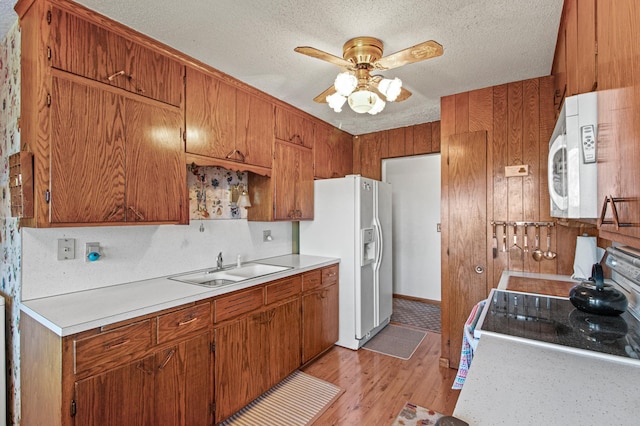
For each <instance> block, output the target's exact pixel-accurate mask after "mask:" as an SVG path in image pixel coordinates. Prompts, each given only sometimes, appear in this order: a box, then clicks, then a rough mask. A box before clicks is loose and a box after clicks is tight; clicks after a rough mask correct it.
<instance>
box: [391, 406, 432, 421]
mask: <svg viewBox="0 0 640 426" xmlns="http://www.w3.org/2000/svg"><path fill="white" fill-rule="evenodd" d="M440 417H442V414H440V413H438V412H435V411H433V410H429V409H428V408H424V407H420V406H419V405H414V404H411V403H410V402H407V403H406V404H405V405H404V407H403V408H402V411H400V414H398V417H396V421H395V422H393V424H392V425H391V426H414V425H415V426H418V425H434V424H436V421H437V420H438V419H439V418H440Z"/></svg>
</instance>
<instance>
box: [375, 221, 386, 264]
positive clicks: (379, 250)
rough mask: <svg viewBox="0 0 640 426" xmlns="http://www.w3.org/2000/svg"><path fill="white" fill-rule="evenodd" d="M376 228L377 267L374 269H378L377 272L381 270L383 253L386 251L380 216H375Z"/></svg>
mask: <svg viewBox="0 0 640 426" xmlns="http://www.w3.org/2000/svg"><path fill="white" fill-rule="evenodd" d="M375 222H376V224H375V226H374V228H375V230H376V239H377V240H378V241H377V244H376V260H375V267H374V269H375V270H376V273H377V272H378V271H379V270H380V265H382V253H383V252H384V245H383V242H382V227H381V226H380V222H379V221H378V218H377V217H376V218H375Z"/></svg>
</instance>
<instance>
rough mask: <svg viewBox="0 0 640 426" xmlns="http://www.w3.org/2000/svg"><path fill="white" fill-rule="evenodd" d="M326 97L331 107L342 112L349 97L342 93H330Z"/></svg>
mask: <svg viewBox="0 0 640 426" xmlns="http://www.w3.org/2000/svg"><path fill="white" fill-rule="evenodd" d="M326 99H327V103H328V104H329V107H331V109H333V110H334V111H335V112H342V105H344V103H345V102H346V101H347V98H346V97H344V96H342V95H341V94H340V93H334V94H332V95H329V96H327V98H326Z"/></svg>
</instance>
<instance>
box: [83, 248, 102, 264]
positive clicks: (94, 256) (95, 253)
mask: <svg viewBox="0 0 640 426" xmlns="http://www.w3.org/2000/svg"><path fill="white" fill-rule="evenodd" d="M101 256H102V248H101V247H100V243H86V244H85V245H84V261H85V262H95V261H96V260H99V259H100V257H101Z"/></svg>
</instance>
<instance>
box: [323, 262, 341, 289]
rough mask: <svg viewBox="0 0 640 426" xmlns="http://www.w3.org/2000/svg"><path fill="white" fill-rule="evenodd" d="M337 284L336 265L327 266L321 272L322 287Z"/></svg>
mask: <svg viewBox="0 0 640 426" xmlns="http://www.w3.org/2000/svg"><path fill="white" fill-rule="evenodd" d="M337 282H338V265H333V266H329V267H327V268H324V269H323V270H322V285H323V286H327V285H331V284H335V283H337Z"/></svg>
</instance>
